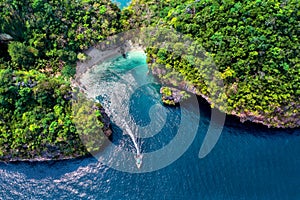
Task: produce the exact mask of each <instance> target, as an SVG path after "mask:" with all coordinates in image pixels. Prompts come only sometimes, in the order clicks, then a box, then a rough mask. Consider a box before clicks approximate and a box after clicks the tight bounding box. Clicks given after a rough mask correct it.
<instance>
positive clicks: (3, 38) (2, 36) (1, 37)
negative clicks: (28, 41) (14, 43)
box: [0, 33, 13, 42]
mask: <svg viewBox="0 0 300 200" xmlns="http://www.w3.org/2000/svg"><path fill="white" fill-rule="evenodd" d="M0 40H1V41H4V42H8V41H11V40H13V37H11V36H10V35H8V34H6V33H0Z"/></svg>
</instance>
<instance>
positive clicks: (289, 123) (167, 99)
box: [148, 63, 300, 128]
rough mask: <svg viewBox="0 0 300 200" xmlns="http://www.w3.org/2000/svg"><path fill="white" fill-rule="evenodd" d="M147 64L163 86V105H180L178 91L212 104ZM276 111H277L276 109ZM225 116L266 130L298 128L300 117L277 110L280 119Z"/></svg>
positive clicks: (192, 88)
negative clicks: (193, 95)
mask: <svg viewBox="0 0 300 200" xmlns="http://www.w3.org/2000/svg"><path fill="white" fill-rule="evenodd" d="M148 64H149V69H150V70H151V73H152V75H153V76H155V77H156V78H157V79H158V80H160V82H161V83H162V84H163V87H162V89H161V94H162V95H163V96H162V101H163V102H164V103H165V104H168V105H172V106H174V105H178V104H179V103H180V101H181V100H182V94H181V93H180V91H185V92H189V93H191V94H195V95H198V96H201V97H202V98H204V99H205V100H206V101H207V102H208V103H209V104H212V101H211V99H210V98H209V97H208V96H205V95H203V94H202V93H201V92H200V91H199V90H197V88H196V87H195V86H194V85H192V84H190V83H188V82H187V81H184V80H182V81H180V82H176V83H173V82H171V81H170V80H166V79H161V78H160V77H159V76H160V75H161V74H163V69H159V68H153V67H151V63H148ZM174 85H176V88H173V86H174ZM165 86H171V87H168V88H171V90H172V91H176V92H172V94H171V95H169V96H168V95H165V94H163V93H164V92H163V88H165ZM277 110H278V109H277ZM221 111H222V112H225V111H224V110H221ZM225 113H226V114H227V115H232V116H236V117H238V118H239V119H240V122H242V123H244V122H246V121H249V122H253V123H258V124H262V125H264V126H267V127H268V128H271V127H273V128H297V127H300V117H299V115H298V117H297V116H295V117H293V118H285V116H284V114H285V113H284V110H281V109H279V111H278V116H281V117H282V119H281V118H280V117H275V118H268V117H267V116H265V115H263V114H255V113H252V112H238V111H235V110H233V111H231V112H225Z"/></svg>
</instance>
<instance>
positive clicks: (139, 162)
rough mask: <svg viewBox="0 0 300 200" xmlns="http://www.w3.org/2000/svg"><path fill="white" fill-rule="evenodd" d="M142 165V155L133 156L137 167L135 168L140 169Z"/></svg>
mask: <svg viewBox="0 0 300 200" xmlns="http://www.w3.org/2000/svg"><path fill="white" fill-rule="evenodd" d="M142 163H143V155H142V154H137V155H136V156H135V164H136V166H137V168H141V166H142Z"/></svg>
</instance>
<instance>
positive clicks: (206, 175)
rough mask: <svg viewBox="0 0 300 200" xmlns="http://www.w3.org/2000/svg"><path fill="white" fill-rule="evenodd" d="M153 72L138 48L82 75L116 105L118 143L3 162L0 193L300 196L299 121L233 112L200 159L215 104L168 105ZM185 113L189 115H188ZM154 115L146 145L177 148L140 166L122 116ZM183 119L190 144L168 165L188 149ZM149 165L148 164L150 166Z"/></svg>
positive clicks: (131, 119) (134, 122) (133, 121)
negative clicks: (267, 120) (252, 119)
mask: <svg viewBox="0 0 300 200" xmlns="http://www.w3.org/2000/svg"><path fill="white" fill-rule="evenodd" d="M104 72H105V73H104ZM147 73H148V69H147V65H146V64H145V55H144V54H143V53H140V52H132V53H129V54H128V58H127V59H124V58H122V57H118V58H114V59H112V60H110V61H108V62H105V63H102V64H100V65H98V66H97V67H95V68H94V69H93V70H91V71H90V72H89V74H88V75H85V76H84V77H83V78H82V82H83V83H84V84H86V85H88V86H89V88H90V90H91V93H90V95H91V96H93V97H94V98H95V99H97V101H100V102H101V103H103V104H104V105H105V107H106V108H111V110H110V111H109V114H110V115H111V117H112V121H113V131H114V136H113V138H112V139H111V144H110V147H108V148H106V150H104V151H103V152H102V153H100V154H99V155H97V156H98V157H97V158H95V157H87V158H80V159H74V160H68V161H58V162H57V161H56V162H55V161H51V162H42V163H38V162H25V163H14V164H12V163H11V164H4V163H1V164H0V199H44V200H45V199H111V200H115V199H137V200H140V199H144V200H150V199H170V200H175V199H195V200H199V199H203V200H206V199H230V200H231V199H273V200H276V199H278V200H284V199H286V200H291V199H295V200H296V199H300V155H299V152H300V136H299V135H300V130H299V129H285V130H284V129H268V128H266V127H264V126H260V125H255V124H252V123H244V124H242V123H240V122H239V121H238V120H237V119H235V118H232V117H227V119H226V122H225V125H224V127H223V131H222V134H221V136H220V138H219V140H218V142H217V144H216V145H215V147H214V148H213V149H212V151H211V152H210V153H209V154H208V155H207V156H206V157H204V158H201V159H200V158H199V157H198V154H199V149H200V147H201V145H202V143H203V138H204V137H205V135H206V134H207V130H208V127H209V124H210V123H211V121H210V120H211V119H210V117H211V111H210V108H209V106H208V104H207V103H206V102H205V101H204V100H203V99H198V102H199V108H196V107H193V106H194V105H193V106H191V107H189V106H182V107H179V108H178V107H177V108H173V107H165V106H163V105H162V104H161V103H160V95H159V91H158V90H159V84H158V83H155V79H153V77H152V76H151V75H149V74H148V75H147ZM143 83H145V84H143ZM137 85H138V87H137ZM126 87H127V88H126ZM113 88H115V89H114V90H113ZM131 88H133V89H131ZM105 91H106V94H105V93H104V92H105ZM116 91H117V92H116ZM128 91H129V92H128ZM129 93H130V95H129ZM116 94H117V96H113V95H116ZM119 94H122V95H123V96H122V95H121V96H118V95H119ZM117 102H119V104H117ZM154 105H155V109H152V108H153V106H154ZM151 107H152V108H151ZM151 109H152V110H151ZM197 109H199V110H200V116H198V115H197V113H196V112H195V110H197ZM149 113H150V114H149ZM151 113H152V114H151ZM153 116H156V117H153ZM183 116H184V118H185V119H187V120H186V122H185V123H181V121H182V120H183ZM122 118H125V119H126V120H127V121H125V122H124V121H122ZM151 120H152V121H154V125H153V124H152V125H151V127H152V128H154V129H151V130H149V132H148V133H146V132H145V129H144V130H143V131H144V135H142V134H143V133H141V134H140V135H137V137H141V138H140V139H139V140H138V141H137V142H138V147H139V148H140V150H141V152H142V153H143V154H145V155H146V154H147V153H153V152H159V150H160V149H163V148H165V147H167V146H170V148H169V151H168V152H167V153H166V154H161V157H159V155H158V157H157V159H153V160H149V159H148V158H147V156H145V157H144V158H143V165H142V167H141V169H139V170H138V169H137V167H136V166H135V163H134V162H132V160H131V158H129V157H132V158H134V152H135V151H136V149H135V146H134V144H133V142H132V140H131V138H130V137H129V136H128V134H125V133H126V132H127V131H128V130H125V129H124V128H122V126H123V125H124V124H122V123H127V125H126V127H129V129H131V130H132V131H133V133H138V132H139V131H137V129H136V128H135V127H137V126H138V127H145V126H147V125H149V124H151ZM195 122H197V123H195ZM179 126H182V127H183V129H181V130H183V134H185V137H184V138H181V140H182V145H183V146H184V145H185V146H186V149H185V151H183V152H182V155H181V156H179V157H178V159H174V160H173V161H174V162H170V163H169V164H167V165H165V166H163V164H164V163H165V162H166V160H167V159H168V158H173V157H174V155H175V154H176V152H177V150H180V149H181V148H180V145H174V144H173V143H172V142H173V141H174V140H175V138H176V136H177V134H179V132H178V131H179ZM157 127H158V128H157ZM193 127H196V129H195V130H196V132H195V134H194V133H193V130H194V129H193ZM155 128H157V129H155ZM146 131H147V130H146ZM145 134H146V135H145ZM147 134H148V135H147ZM151 134H152V136H151ZM193 134H194V135H195V137H191V135H193ZM142 136H143V137H144V138H142ZM146 136H147V137H146ZM188 139H191V140H190V142H189V141H186V140H188ZM112 147H114V148H112ZM124 152H127V153H128V152H129V154H130V155H129V157H128V160H126V158H127V157H126V156H125V157H122V154H123V153H124ZM124 154H125V153H124ZM119 155H121V157H120V160H119V161H118V160H117V161H116V159H115V158H116V157H118V156H119ZM107 156H109V158H108V159H105V158H107ZM124 158H125V160H124ZM122 159H123V160H122ZM161 165H162V166H161ZM122 166H123V167H124V166H125V167H124V168H122ZM149 166H152V168H149ZM157 166H161V167H163V168H161V169H155V167H157ZM144 169H147V170H148V172H145V173H142V172H143V170H144ZM126 170H127V171H126Z"/></svg>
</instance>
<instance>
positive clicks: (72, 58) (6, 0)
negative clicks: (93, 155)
mask: <svg viewBox="0 0 300 200" xmlns="http://www.w3.org/2000/svg"><path fill="white" fill-rule="evenodd" d="M120 12H121V11H120V10H119V8H118V7H117V6H116V5H115V4H113V3H111V2H110V1H108V0H102V1H97V0H83V1H72V0H51V1H44V0H23V1H19V0H0V34H1V37H0V39H1V40H0V49H1V55H0V93H1V95H0V113H1V114H0V159H1V160H11V159H27V158H41V157H42V158H61V156H62V157H72V156H80V155H84V154H86V153H87V151H86V148H85V147H84V146H83V144H82V142H81V140H80V138H79V134H78V131H77V130H76V128H77V129H78V128H79V129H82V128H81V127H80V126H78V125H77V126H76V124H74V123H75V122H74V119H75V120H76V118H78V117H79V116H80V118H81V120H80V121H81V122H82V123H85V125H87V126H85V130H84V131H85V132H84V131H82V130H81V131H82V132H84V133H83V134H85V133H86V132H89V130H96V129H95V128H97V126H98V127H103V124H101V122H99V120H98V122H97V123H98V124H97V123H96V122H93V123H89V122H88V120H89V119H90V118H89V119H87V118H88V117H87V116H86V114H84V113H89V115H90V114H92V115H91V116H95V117H96V118H98V117H101V116H100V115H101V113H100V112H99V110H97V109H94V108H92V105H91V106H89V107H88V106H87V105H89V104H85V105H80V106H79V107H78V105H79V104H76V102H75V103H74V102H71V99H72V95H73V92H74V91H73V90H72V89H71V87H70V81H69V77H71V76H73V75H74V74H75V72H76V60H78V59H84V54H82V53H80V52H82V51H83V50H85V49H87V48H88V47H90V46H92V45H93V44H96V43H97V42H99V41H101V40H103V39H104V38H106V37H107V36H109V35H113V34H116V33H117V32H118V31H120V30H122V24H120V23H119V21H120V16H121V15H120ZM7 34H8V35H9V36H10V37H11V38H10V37H9V38H7V37H6V38H5V37H4V36H7ZM74 105H77V106H76V111H77V113H74V109H73V108H74ZM72 106H73V108H72ZM89 117H90V116H89ZM85 118H86V119H85ZM77 121H78V120H77ZM98 130H99V129H98ZM100 132H101V130H100ZM100 135H101V134H100ZM83 137H84V138H85V137H86V136H83ZM101 137H103V135H101ZM88 145H90V147H91V148H94V145H93V144H88ZM87 148H89V147H87ZM95 148H96V147H95ZM95 148H94V149H92V150H97V149H95ZM88 150H90V149H88Z"/></svg>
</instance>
